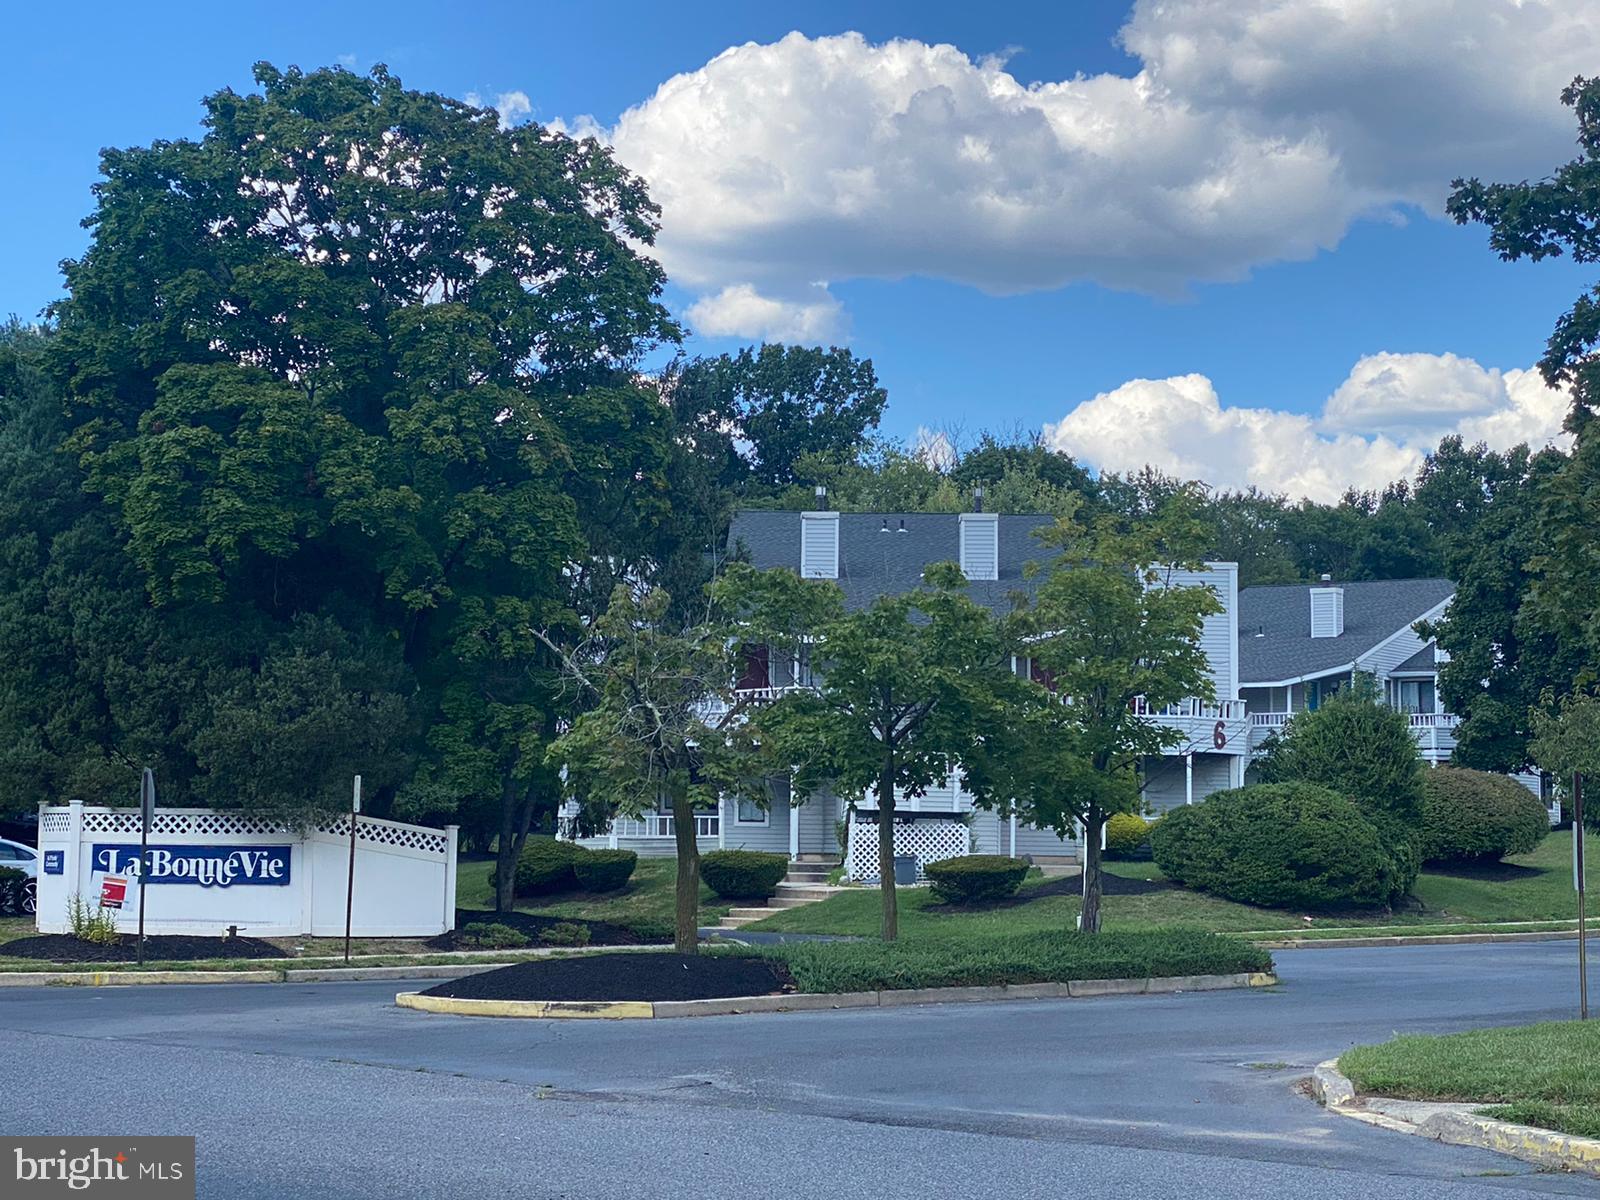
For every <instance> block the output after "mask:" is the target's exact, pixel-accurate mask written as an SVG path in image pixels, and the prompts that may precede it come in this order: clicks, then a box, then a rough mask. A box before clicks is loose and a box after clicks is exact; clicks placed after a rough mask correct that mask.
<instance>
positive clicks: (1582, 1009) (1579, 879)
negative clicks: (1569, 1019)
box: [1572, 771, 1589, 1021]
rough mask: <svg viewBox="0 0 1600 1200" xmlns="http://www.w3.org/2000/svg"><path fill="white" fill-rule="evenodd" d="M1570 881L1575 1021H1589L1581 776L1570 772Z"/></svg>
mask: <svg viewBox="0 0 1600 1200" xmlns="http://www.w3.org/2000/svg"><path fill="white" fill-rule="evenodd" d="M1572 882H1573V884H1574V886H1575V887H1576V888H1577V889H1578V1019H1579V1020H1580V1021H1587V1020H1588V1019H1589V951H1588V946H1587V942H1588V940H1589V928H1588V918H1587V912H1588V897H1587V895H1586V894H1585V890H1584V880H1583V776H1582V775H1581V774H1580V773H1578V772H1576V771H1574V772H1573V773H1572Z"/></svg>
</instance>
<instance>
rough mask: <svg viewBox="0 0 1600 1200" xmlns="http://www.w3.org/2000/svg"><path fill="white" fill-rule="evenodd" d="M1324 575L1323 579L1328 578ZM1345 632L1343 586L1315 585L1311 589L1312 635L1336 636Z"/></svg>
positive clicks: (1317, 636)
mask: <svg viewBox="0 0 1600 1200" xmlns="http://www.w3.org/2000/svg"><path fill="white" fill-rule="evenodd" d="M1327 578H1328V577H1327V576H1326V575H1324V576H1323V580H1324V581H1326V580H1327ZM1343 633H1344V589H1343V588H1342V587H1314V588H1312V589H1311V636H1312V637H1314V638H1334V637H1339V636H1340V635H1341V634H1343Z"/></svg>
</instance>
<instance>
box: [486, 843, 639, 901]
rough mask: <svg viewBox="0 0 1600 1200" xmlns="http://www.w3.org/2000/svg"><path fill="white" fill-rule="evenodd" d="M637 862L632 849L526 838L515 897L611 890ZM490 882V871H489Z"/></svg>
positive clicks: (518, 871) (613, 889)
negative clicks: (608, 848)
mask: <svg viewBox="0 0 1600 1200" xmlns="http://www.w3.org/2000/svg"><path fill="white" fill-rule="evenodd" d="M638 864H639V856H638V855H637V854H635V853H634V852H633V851H632V850H590V849H589V848H588V847H586V846H580V845H578V844H577V843H575V842H562V841H557V840H556V839H555V838H547V837H541V838H529V839H528V843H527V845H525V846H524V847H523V848H522V857H521V858H519V859H518V860H517V874H516V891H517V895H518V896H551V895H555V894H557V893H560V892H575V891H578V890H579V889H582V890H584V891H588V892H614V891H616V890H617V889H618V888H621V887H623V886H624V885H625V884H626V883H627V882H628V879H629V878H630V877H631V876H632V875H633V869H634V867H636V866H638ZM490 876H491V881H492V878H493V872H491V873H490Z"/></svg>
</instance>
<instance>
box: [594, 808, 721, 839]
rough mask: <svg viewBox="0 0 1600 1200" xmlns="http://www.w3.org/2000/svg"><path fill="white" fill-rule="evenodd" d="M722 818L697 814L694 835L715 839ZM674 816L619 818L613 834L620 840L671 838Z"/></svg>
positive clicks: (664, 814)
mask: <svg viewBox="0 0 1600 1200" xmlns="http://www.w3.org/2000/svg"><path fill="white" fill-rule="evenodd" d="M721 824H722V818H721V817H719V816H718V815H717V814H716V813H695V815H694V835H695V837H697V838H714V837H716V836H717V831H718V829H719V828H720V827H721ZM675 828H676V827H675V825H674V823H673V819H672V814H670V813H645V814H644V816H642V817H637V818H635V817H618V818H617V819H616V820H615V821H613V822H612V828H611V832H613V833H614V834H616V835H617V837H619V838H669V837H672V836H673V834H674V832H675Z"/></svg>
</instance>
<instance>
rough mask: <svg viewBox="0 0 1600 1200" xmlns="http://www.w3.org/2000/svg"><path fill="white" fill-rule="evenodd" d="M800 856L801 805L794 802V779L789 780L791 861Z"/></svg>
mask: <svg viewBox="0 0 1600 1200" xmlns="http://www.w3.org/2000/svg"><path fill="white" fill-rule="evenodd" d="M799 858H800V806H799V805H798V804H796V803H795V802H794V780H792V779H791V780H790V781H789V861H790V862H796V861H798V860H799Z"/></svg>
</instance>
